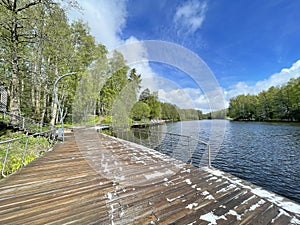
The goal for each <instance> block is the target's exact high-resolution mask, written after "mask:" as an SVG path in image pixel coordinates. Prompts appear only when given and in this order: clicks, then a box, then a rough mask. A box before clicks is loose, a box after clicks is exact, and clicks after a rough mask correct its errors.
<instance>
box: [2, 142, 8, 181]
mask: <svg viewBox="0 0 300 225" xmlns="http://www.w3.org/2000/svg"><path fill="white" fill-rule="evenodd" d="M9 148H10V142H9V143H8V145H7V148H6V153H5V158H4V162H3V165H2V171H1V174H2V176H3V177H6V175H5V174H4V169H5V166H6V161H7V156H8V151H9Z"/></svg>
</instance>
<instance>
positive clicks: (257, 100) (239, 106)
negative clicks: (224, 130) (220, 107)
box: [228, 77, 300, 121]
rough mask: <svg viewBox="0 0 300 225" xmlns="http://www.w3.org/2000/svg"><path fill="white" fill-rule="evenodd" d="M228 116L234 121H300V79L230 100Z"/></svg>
mask: <svg viewBox="0 0 300 225" xmlns="http://www.w3.org/2000/svg"><path fill="white" fill-rule="evenodd" d="M228 115H229V117H231V118H233V119H234V120H255V121H269V120H280V121H300V77H298V78H297V79H294V78H292V79H291V80H290V81H289V82H288V83H287V84H285V85H283V86H281V87H271V88H269V89H268V90H267V91H262V92H260V93H259V94H258V95H239V96H236V97H234V98H232V99H230V103H229V112H228Z"/></svg>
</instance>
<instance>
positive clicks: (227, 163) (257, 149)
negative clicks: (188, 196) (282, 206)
mask: <svg viewBox="0 0 300 225" xmlns="http://www.w3.org/2000/svg"><path fill="white" fill-rule="evenodd" d="M160 129H163V130H164V131H167V132H172V133H177V134H182V135H191V136H193V137H195V138H197V139H203V140H206V141H209V142H210V144H211V145H212V153H213V157H214V160H213V161H212V166H214V167H216V168H219V169H221V170H223V171H225V172H229V173H231V174H233V175H235V176H237V177H240V178H242V179H245V180H247V181H250V182H251V183H254V184H256V185H258V186H261V187H263V188H265V189H267V190H270V191H273V192H275V193H278V194H280V195H282V196H285V197H288V198H290V199H292V200H294V201H296V202H298V203H300V124H290V123H260V122H231V121H224V120H223V121H221V120H220V121H210V120H202V121H186V122H178V123H169V124H167V125H165V126H164V127H163V128H162V127H161V128H160ZM213 133H214V134H213ZM216 133H218V134H217V135H215V134H216ZM214 135H215V136H214ZM212 136H214V137H212ZM170 140H171V139H167V138H165V139H164V141H162V142H161V145H168V144H169V145H170V143H169V142H170ZM218 142H219V145H218ZM216 143H217V144H216ZM190 145H191V144H190V143H189V146H190ZM157 149H158V150H159V148H157ZM205 152H206V150H205V148H198V147H197V146H194V147H192V153H191V154H192V155H193V156H197V155H198V156H199V157H200V156H201V154H202V156H203V154H204V153H205ZM173 154H174V153H173ZM184 155H188V154H187V153H185V154H184ZM196 158H197V157H196ZM196 161H197V160H195V159H194V160H192V162H193V164H195V163H196ZM199 162H200V161H199V160H198V163H199ZM205 162H206V161H205ZM196 164H197V163H196Z"/></svg>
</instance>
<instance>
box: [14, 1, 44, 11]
mask: <svg viewBox="0 0 300 225" xmlns="http://www.w3.org/2000/svg"><path fill="white" fill-rule="evenodd" d="M40 3H42V0H37V1H34V2H30V3H28V4H26V5H25V6H23V7H22V8H19V9H17V10H16V11H17V12H20V11H22V10H24V9H27V8H30V7H31V6H35V5H38V4H40Z"/></svg>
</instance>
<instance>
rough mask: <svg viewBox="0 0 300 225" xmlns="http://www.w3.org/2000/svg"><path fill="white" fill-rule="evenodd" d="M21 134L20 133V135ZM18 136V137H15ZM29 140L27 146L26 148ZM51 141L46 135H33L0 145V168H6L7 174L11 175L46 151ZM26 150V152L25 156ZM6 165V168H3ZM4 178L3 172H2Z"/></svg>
mask: <svg viewBox="0 0 300 225" xmlns="http://www.w3.org/2000/svg"><path fill="white" fill-rule="evenodd" d="M18 136H20V135H18ZM15 138H16V137H15ZM26 142H27V147H26V149H25V146H26ZM50 147H51V146H50V143H49V142H48V140H47V139H46V138H44V137H33V136H29V137H28V140H27V138H21V139H19V140H16V141H13V142H10V143H5V144H1V145H0V169H1V171H2V170H4V174H5V175H9V174H11V173H13V172H15V171H17V170H18V169H19V168H21V167H22V166H23V164H24V165H27V164H28V163H30V162H31V161H32V160H34V159H36V158H37V157H39V156H41V155H42V154H43V153H44V152H45V151H47V150H48V149H49V148H50ZM7 149H8V155H7V159H6V163H5V165H4V160H5V156H6V151H7ZM24 152H25V153H26V154H25V156H24ZM3 167H4V169H3ZM1 178H2V174H1Z"/></svg>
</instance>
